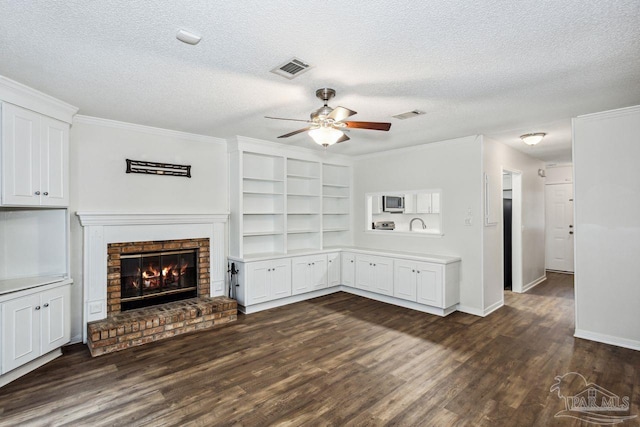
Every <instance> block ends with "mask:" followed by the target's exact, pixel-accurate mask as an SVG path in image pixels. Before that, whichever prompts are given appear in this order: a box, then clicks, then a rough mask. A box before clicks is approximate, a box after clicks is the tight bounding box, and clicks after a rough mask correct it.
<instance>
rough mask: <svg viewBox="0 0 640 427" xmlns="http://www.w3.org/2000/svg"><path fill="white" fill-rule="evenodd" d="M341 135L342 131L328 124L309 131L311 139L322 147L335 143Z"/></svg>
mask: <svg viewBox="0 0 640 427" xmlns="http://www.w3.org/2000/svg"><path fill="white" fill-rule="evenodd" d="M343 135H344V133H343V132H342V131H340V130H338V129H335V128H332V127H330V126H322V127H319V128H317V129H311V130H310V131H309V136H310V137H311V138H312V139H313V141H314V142H315V143H316V144H319V145H322V146H323V147H328V146H330V145H333V144H335V143H336V142H337V141H338V140H339V139H340V138H342V136H343Z"/></svg>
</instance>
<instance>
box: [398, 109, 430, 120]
mask: <svg viewBox="0 0 640 427" xmlns="http://www.w3.org/2000/svg"><path fill="white" fill-rule="evenodd" d="M423 114H427V113H425V112H424V111H421V110H413V111H409V112H407V113H402V114H396V115H395V116H391V117H393V118H395V119H399V120H405V119H410V118H412V117H417V116H421V115H423Z"/></svg>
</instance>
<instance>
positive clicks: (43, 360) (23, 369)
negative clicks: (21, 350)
mask: <svg viewBox="0 0 640 427" xmlns="http://www.w3.org/2000/svg"><path fill="white" fill-rule="evenodd" d="M59 356H62V350H61V349H57V350H53V351H52V352H49V353H47V354H45V355H44V356H40V357H38V358H37V359H35V360H32V361H31V362H28V363H25V364H24V365H22V366H20V367H19V368H16V369H13V370H11V371H9V372H7V373H6V374H4V375H2V376H0V387H4V386H5V385H7V384H9V383H10V382H11V381H14V380H17V379H18V378H20V377H22V376H24V375H27V374H28V373H29V372H31V371H33V370H35V369H38V368H39V367H41V366H44V365H46V364H47V363H49V362H51V361H52V360H53V359H56V358H57V357H59Z"/></svg>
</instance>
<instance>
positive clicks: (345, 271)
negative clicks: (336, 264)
mask: <svg viewBox="0 0 640 427" xmlns="http://www.w3.org/2000/svg"><path fill="white" fill-rule="evenodd" d="M341 264H342V268H341V269H342V280H341V282H342V284H343V285H345V286H351V287H354V286H355V277H356V257H355V255H353V254H350V253H344V252H343V253H342V260H341Z"/></svg>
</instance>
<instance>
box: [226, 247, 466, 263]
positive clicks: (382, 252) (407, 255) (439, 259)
mask: <svg viewBox="0 0 640 427" xmlns="http://www.w3.org/2000/svg"><path fill="white" fill-rule="evenodd" d="M339 251H344V252H353V253H360V254H367V255H378V256H387V257H396V258H403V259H411V260H414V261H425V262H433V263H436V264H451V263H454V262H460V261H461V260H462V259H461V258H460V257H458V256H450V255H438V254H428V253H418V252H404V251H393V250H388V249H374V248H362V247H356V246H335V247H328V248H324V249H321V250H320V249H316V250H314V249H308V250H300V251H292V252H289V253H286V254H283V253H263V254H255V255H249V256H246V257H244V258H239V257H232V256H230V257H229V260H230V261H239V262H249V261H266V260H270V259H278V258H289V257H295V256H304V255H313V254H322V253H331V252H339Z"/></svg>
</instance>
